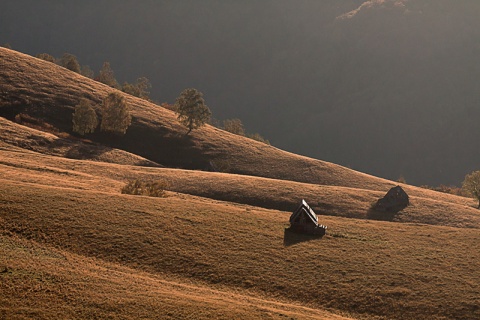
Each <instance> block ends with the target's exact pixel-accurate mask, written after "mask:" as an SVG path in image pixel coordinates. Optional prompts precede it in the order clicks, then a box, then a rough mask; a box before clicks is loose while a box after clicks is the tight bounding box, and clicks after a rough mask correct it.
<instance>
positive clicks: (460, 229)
mask: <svg viewBox="0 0 480 320" xmlns="http://www.w3.org/2000/svg"><path fill="white" fill-rule="evenodd" d="M112 90H114V89H111V88H109V87H107V86H104V85H103V84H100V83H97V82H95V81H92V80H89V79H87V78H84V77H82V76H79V75H77V74H75V73H72V72H70V71H68V70H66V69H63V68H61V67H58V66H56V65H53V64H51V63H48V62H45V61H41V60H38V59H35V58H32V57H30V56H27V55H24V54H21V53H18V52H15V51H11V50H8V49H3V48H0V116H2V117H3V118H0V173H1V174H0V182H1V183H0V257H2V258H0V259H1V260H0V278H1V279H2V281H1V282H0V290H1V291H2V292H3V293H5V294H2V295H0V318H1V317H4V318H7V319H10V318H14V319H28V318H112V319H138V318H145V319H150V318H160V319H184V318H196V319H209V318H210V319H211V318H214V319H232V318H236V319H242V318H243V319H421V318H428V319H473V318H478V317H480V307H479V306H480V301H479V300H478V292H480V286H479V283H478V278H479V276H480V274H479V271H478V270H480V268H479V267H480V265H479V261H480V259H479V258H480V257H479V253H478V252H477V251H478V250H472V248H475V247H476V246H478V230H479V228H480V214H479V211H478V210H477V209H475V208H474V207H475V202H474V201H473V200H472V199H467V198H462V197H457V196H453V195H447V194H442V193H438V192H434V191H431V190H425V189H421V188H417V187H414V186H409V185H402V186H403V187H404V189H405V190H406V191H407V193H408V194H409V195H410V201H411V204H410V206H408V207H407V208H405V209H404V210H402V211H400V212H398V213H397V214H396V215H394V216H389V217H387V216H372V215H371V211H370V206H371V204H372V203H373V202H374V201H376V200H377V199H378V198H380V197H382V196H383V195H384V194H385V192H386V191H387V190H388V189H389V188H390V187H392V186H394V185H396V183H395V182H392V181H388V180H385V179H381V178H377V177H373V176H370V175H367V174H363V173H361V172H357V171H354V170H351V169H348V168H344V167H341V166H338V165H335V164H333V163H328V162H324V161H321V160H316V159H310V158H307V157H303V156H299V155H295V154H292V153H289V152H285V151H282V150H280V149H277V148H275V147H272V146H268V145H265V144H262V143H259V142H256V141H253V140H250V139H247V138H244V137H240V136H236V135H232V134H230V133H227V132H224V131H222V130H220V129H217V128H215V127H211V126H206V127H204V128H201V129H199V130H196V131H193V132H192V134H191V136H188V137H185V129H184V128H183V127H181V126H180V125H179V124H178V123H177V121H176V119H175V115H174V114H173V113H172V112H171V111H169V110H166V109H163V108H161V107H158V106H156V105H155V104H152V103H150V102H148V101H145V100H141V99H137V98H134V97H127V100H128V102H129V104H130V105H131V106H132V114H133V122H132V127H131V128H129V130H128V131H127V134H126V135H125V136H124V137H121V138H112V137H108V136H102V134H93V135H91V136H89V137H88V139H80V138H78V137H75V136H73V135H72V134H71V114H72V110H73V106H74V105H75V104H76V103H77V102H78V100H79V99H80V98H88V99H90V100H91V101H93V102H99V101H100V100H101V99H102V97H103V96H105V95H106V94H107V93H108V92H110V91H112ZM18 114H22V115H26V116H25V117H26V118H27V119H30V120H29V121H30V122H23V123H24V124H28V125H29V126H25V125H21V124H19V123H16V122H15V121H14V120H15V119H16V118H17V119H18V117H17V115H18ZM45 131H48V132H45ZM210 163H215V164H216V165H217V166H219V167H221V168H222V169H224V171H225V172H209V171H201V170H192V169H206V168H208V166H209V165H210ZM132 179H141V180H157V179H158V180H165V181H168V183H169V188H168V191H167V196H166V197H165V198H153V197H144V196H132V195H124V194H121V193H120V190H121V188H122V187H123V186H124V185H125V183H126V182H127V181H129V180H132ZM302 198H305V199H306V200H307V201H308V202H309V203H310V204H311V205H312V207H313V208H314V209H315V211H316V212H317V213H319V214H320V216H319V220H320V222H321V223H323V224H326V225H328V232H327V235H326V236H324V237H323V238H315V237H313V238H312V237H308V236H304V235H297V234H291V233H289V232H287V231H285V228H286V227H287V226H288V218H289V215H290V212H291V210H293V208H295V206H296V205H297V204H298V202H299V201H300V199H302ZM379 220H385V221H379ZM387 220H388V221H387Z"/></svg>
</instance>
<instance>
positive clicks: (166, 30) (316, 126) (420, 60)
mask: <svg viewBox="0 0 480 320" xmlns="http://www.w3.org/2000/svg"><path fill="white" fill-rule="evenodd" d="M479 14H480V1H470V0H463V1H462V0H460V1H454V0H448V1H447V0H423V1H422V0H403V1H398V0H396V1H393V0H392V1H389V0H384V1H382V0H377V1H350V0H330V1H316V0H315V1H314V0H311V1H306V0H295V1H294V0H289V1H287V0H263V1H257V0H255V1H253V0H252V1H233V0H232V1H226V0H218V1H213V0H203V1H197V0H191V1H186V0H177V1H153V0H150V1H146V0H143V1H127V0H117V1H113V0H103V1H101V0H100V1H81V2H80V1H60V0H58V1H54V0H50V1H45V0H37V1H25V0H15V1H13V0H12V1H8V0H7V1H2V3H1V4H0V30H1V32H0V44H4V43H6V42H8V43H10V44H11V45H12V47H13V49H17V50H19V51H22V52H25V53H29V54H32V55H34V54H37V53H41V52H47V53H50V54H53V55H55V56H57V57H59V56H61V55H62V54H63V53H64V52H70V53H73V54H75V55H77V57H78V58H79V60H80V63H81V64H85V65H90V66H91V67H92V68H93V69H94V70H98V69H99V68H100V66H101V64H102V63H103V62H104V61H110V63H111V65H112V67H113V69H114V71H115V73H116V76H117V79H118V80H119V81H120V82H123V81H129V82H133V81H134V80H135V79H136V78H137V77H140V76H146V77H147V78H149V79H150V80H151V83H152V85H153V88H152V94H151V95H152V97H153V98H154V99H155V100H158V101H160V102H163V101H168V102H173V101H174V100H175V97H176V96H178V94H179V93H180V92H181V91H182V90H183V89H184V88H187V87H195V88H197V89H199V90H200V91H202V92H203V93H204V95H205V99H206V102H207V104H208V105H209V107H210V108H211V109H212V111H213V113H214V116H215V117H216V118H219V119H226V118H240V119H242V121H243V122H244V124H245V126H246V128H247V130H248V131H250V132H259V133H261V134H262V135H264V136H265V137H266V138H268V139H269V140H270V141H271V142H272V143H273V144H274V145H276V146H278V147H281V148H283V149H286V150H289V151H293V152H297V153H300V154H304V155H308V156H312V157H315V158H318V159H323V160H328V161H332V162H336V163H339V164H342V165H346V166H350V167H352V168H354V169H357V170H360V171H364V172H368V173H372V174H375V175H379V176H382V177H386V178H390V179H396V178H398V177H399V176H401V175H403V176H404V177H405V178H406V179H407V182H410V183H413V184H433V185H437V184H440V183H445V184H452V183H453V184H457V185H458V184H459V183H460V182H461V181H462V180H463V177H464V176H465V174H466V173H468V172H470V171H472V170H474V169H480V168H479V167H480V163H479V161H478V159H479V156H480V151H477V150H476V148H474V146H476V144H477V143H478V142H477V139H476V137H477V136H478V133H479V129H478V126H477V125H476V121H475V120H476V118H477V117H478V116H480V111H479V108H480V90H478V82H479V80H478V79H480V77H479V76H480V19H478V17H479V16H480V15H479Z"/></svg>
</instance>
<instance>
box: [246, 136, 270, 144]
mask: <svg viewBox="0 0 480 320" xmlns="http://www.w3.org/2000/svg"><path fill="white" fill-rule="evenodd" d="M247 138H250V139H253V140H256V141H259V142H263V143H265V144H268V145H270V141H268V140H267V139H265V138H264V137H262V136H261V135H260V134H258V133H253V134H247Z"/></svg>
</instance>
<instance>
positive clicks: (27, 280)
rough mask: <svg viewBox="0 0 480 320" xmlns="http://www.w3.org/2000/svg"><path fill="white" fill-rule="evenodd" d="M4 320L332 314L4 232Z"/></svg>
mask: <svg viewBox="0 0 480 320" xmlns="http://www.w3.org/2000/svg"><path fill="white" fill-rule="evenodd" d="M0 252H1V253H2V255H1V260H0V261H1V262H0V263H1V265H0V268H4V266H8V269H7V270H1V271H3V272H2V273H0V279H1V281H0V291H1V293H2V294H1V295H0V319H93V318H95V319H225V320H229V319H240V318H242V319H247V318H248V319H280V320H285V319H331V320H342V319H343V320H347V318H344V317H341V316H337V315H334V314H332V313H330V312H327V311H324V310H318V309H312V308H306V307H303V306H301V305H295V304H291V303H284V302H280V301H275V300H266V299H262V298H260V297H255V296H252V295H245V294H241V293H238V292H234V291H232V290H223V291H219V290H214V289H211V288H209V287H207V286H205V285H200V284H198V283H197V284H195V283H192V282H191V281H187V280H184V279H183V281H181V280H180V279H176V278H172V277H171V276H165V275H161V274H151V273H146V272H142V271H140V270H138V269H133V268H128V267H124V266H121V265H119V264H113V263H108V262H105V261H102V260H99V259H95V258H86V257H83V256H79V255H76V254H72V253H68V252H66V251H61V250H58V249H53V248H49V247H46V246H44V245H40V244H38V243H35V242H33V241H29V240H25V239H21V238H18V237H16V236H12V235H5V234H0Z"/></svg>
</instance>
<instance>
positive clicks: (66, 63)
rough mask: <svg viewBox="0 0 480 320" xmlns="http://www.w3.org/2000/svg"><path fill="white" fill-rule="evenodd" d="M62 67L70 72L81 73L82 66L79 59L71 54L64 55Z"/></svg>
mask: <svg viewBox="0 0 480 320" xmlns="http://www.w3.org/2000/svg"><path fill="white" fill-rule="evenodd" d="M60 62H61V65H62V67H64V68H67V69H68V70H71V71H73V72H76V73H80V64H79V63H78V60H77V57H75V56H74V55H73V54H70V53H64V54H63V57H62V59H60Z"/></svg>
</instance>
